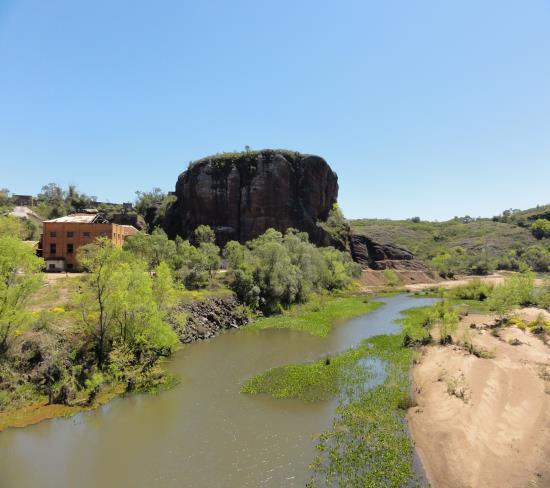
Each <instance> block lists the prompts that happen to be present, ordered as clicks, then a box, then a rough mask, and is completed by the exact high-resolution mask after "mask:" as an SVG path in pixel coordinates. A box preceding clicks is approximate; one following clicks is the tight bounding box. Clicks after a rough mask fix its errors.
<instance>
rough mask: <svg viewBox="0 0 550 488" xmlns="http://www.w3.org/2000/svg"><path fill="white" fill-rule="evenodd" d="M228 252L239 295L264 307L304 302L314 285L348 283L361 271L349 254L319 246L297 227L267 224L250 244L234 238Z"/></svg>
mask: <svg viewBox="0 0 550 488" xmlns="http://www.w3.org/2000/svg"><path fill="white" fill-rule="evenodd" d="M224 256H225V258H226V259H227V264H228V267H229V276H230V286H231V288H232V289H233V291H234V292H235V293H236V294H237V296H238V298H239V299H240V300H241V301H243V302H244V303H246V304H247V305H249V306H251V307H253V308H260V309H261V310H262V311H264V312H265V313H273V312H276V311H278V310H279V309H280V307H287V306H289V305H291V304H293V303H299V302H303V301H305V300H307V298H308V296H309V294H310V293H311V292H313V291H320V290H323V289H327V290H334V289H338V288H344V287H346V286H347V285H348V284H349V283H350V281H351V278H352V277H353V276H356V275H357V274H358V272H359V271H360V268H359V267H358V265H357V264H355V263H353V262H352V261H351V257H350V256H349V254H347V253H342V252H340V251H338V250H337V249H335V248H333V247H325V248H317V247H315V246H314V245H313V244H311V243H310V242H309V239H308V235H307V233H305V232H299V231H297V230H295V229H288V231H287V233H286V234H285V235H284V236H283V234H282V233H281V232H278V231H276V230H274V229H268V230H267V231H266V232H265V233H264V234H262V235H261V236H259V237H258V238H256V239H254V240H252V241H250V242H248V243H247V244H246V246H243V245H241V244H239V243H238V242H235V241H230V242H228V243H227V244H226V246H225V249H224Z"/></svg>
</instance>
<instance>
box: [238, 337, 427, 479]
mask: <svg viewBox="0 0 550 488" xmlns="http://www.w3.org/2000/svg"><path fill="white" fill-rule="evenodd" d="M403 337H404V335H403V334H398V335H394V336H377V337H373V338H370V339H367V340H364V341H363V342H362V343H361V345H360V346H359V347H358V348H355V349H351V350H349V351H346V352H344V353H342V354H339V355H337V356H334V357H331V358H326V359H322V360H319V361H316V362H314V363H307V364H293V365H287V366H283V367H279V368H274V369H272V370H270V371H267V372H266V373H263V374H261V375H258V376H256V377H254V378H251V379H250V380H248V381H247V382H246V383H245V384H244V386H243V389H242V391H243V392H246V393H252V394H255V393H260V392H264V393H269V394H271V395H273V396H274V397H276V398H280V397H295V398H301V399H303V400H306V401H317V400H325V399H327V398H330V397H332V396H335V395H337V394H339V395H340V406H339V407H338V410H337V416H336V418H335V419H334V422H333V428H332V429H331V430H330V431H328V432H325V433H323V434H322V435H321V436H320V438H319V441H318V443H317V446H316V447H317V450H318V452H319V455H318V456H317V457H316V459H315V460H314V462H313V464H312V465H311V469H312V470H313V473H312V478H311V479H310V481H309V483H308V485H307V486H309V487H319V486H361V487H373V488H374V487H379V486H387V487H395V488H398V487H402V486H412V485H413V484H415V483H416V475H415V472H414V469H413V463H412V456H413V446H412V442H411V440H410V438H409V436H408V434H407V430H406V424H405V419H404V411H405V409H406V407H407V406H409V405H410V400H409V399H408V398H409V397H408V390H409V365H410V363H411V360H412V355H413V351H412V350H411V349H408V348H403V347H401V343H402V342H403ZM372 360H382V361H384V362H385V364H386V365H387V366H386V368H385V370H386V376H385V379H384V380H383V383H382V384H378V385H377V386H374V387H372V384H368V382H367V380H369V379H371V378H372V371H370V370H369V369H368V368H367V369H366V370H365V368H364V364H365V363H364V362H365V361H372ZM361 385H364V386H363V387H361ZM371 387H372V388H371Z"/></svg>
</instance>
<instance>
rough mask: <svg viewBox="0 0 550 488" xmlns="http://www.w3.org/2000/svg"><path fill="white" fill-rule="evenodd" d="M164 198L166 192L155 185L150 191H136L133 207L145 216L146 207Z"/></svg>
mask: <svg viewBox="0 0 550 488" xmlns="http://www.w3.org/2000/svg"><path fill="white" fill-rule="evenodd" d="M165 198H166V193H165V192H163V191H162V190H161V189H160V188H158V187H155V188H153V189H152V190H151V191H136V201H135V204H134V205H135V207H136V210H137V211H138V213H140V214H141V215H143V216H145V214H146V213H147V209H148V208H149V207H150V206H151V205H152V204H153V203H160V202H162V201H163V200H164V199H165Z"/></svg>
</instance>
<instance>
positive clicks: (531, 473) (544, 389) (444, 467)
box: [408, 309, 550, 488]
mask: <svg viewBox="0 0 550 488" xmlns="http://www.w3.org/2000/svg"><path fill="white" fill-rule="evenodd" d="M539 312H540V310H537V309H525V310H523V311H521V312H520V313H519V314H520V315H523V317H522V318H524V320H533V319H534V318H536V316H537V315H538V313H539ZM548 316H550V314H548ZM494 323H495V319H494V317H493V316H489V315H469V316H466V317H464V318H463V319H462V322H461V325H460V327H459V331H458V332H457V333H456V334H455V336H456V337H454V338H455V341H456V339H458V340H459V341H465V340H466V341H469V342H471V343H472V344H473V346H474V351H475V352H476V353H477V354H478V355H481V356H482V357H477V356H476V355H475V354H471V353H470V352H468V351H467V350H465V349H464V348H463V347H459V346H456V345H455V346H447V347H443V346H428V347H425V348H423V349H422V351H421V358H420V359H419V363H418V364H417V365H415V366H414V368H413V383H414V394H415V401H416V402H417V406H416V407H413V408H411V409H410V410H409V414H408V419H409V425H410V429H411V433H412V436H413V439H414V441H415V444H416V447H417V451H418V454H419V457H420V459H421V461H422V463H423V465H424V468H425V471H426V474H427V477H428V480H429V482H430V484H431V486H433V487H437V488H439V487H445V488H465V487H471V488H477V487H484V488H491V487H494V488H503V487H506V488H515V487H518V488H519V487H527V486H529V487H543V486H545V487H548V486H550V348H549V347H548V346H547V345H546V344H545V343H544V342H543V341H542V340H541V338H539V337H537V336H535V335H533V334H531V333H530V332H524V331H521V330H520V329H518V328H516V327H507V328H504V329H493V328H491V327H492V325H493V324H494ZM483 356H485V357H487V356H489V358H485V359H484V358H483ZM490 356H493V357H492V358H491V357H490Z"/></svg>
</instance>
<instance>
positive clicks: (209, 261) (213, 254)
mask: <svg viewBox="0 0 550 488" xmlns="http://www.w3.org/2000/svg"><path fill="white" fill-rule="evenodd" d="M199 251H200V253H201V254H202V257H203V263H204V267H205V268H206V270H207V271H208V277H209V278H210V281H212V276H213V275H214V271H216V270H217V269H219V267H220V248H219V247H218V246H216V244H213V243H212V242H202V243H201V244H200V246H199Z"/></svg>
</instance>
